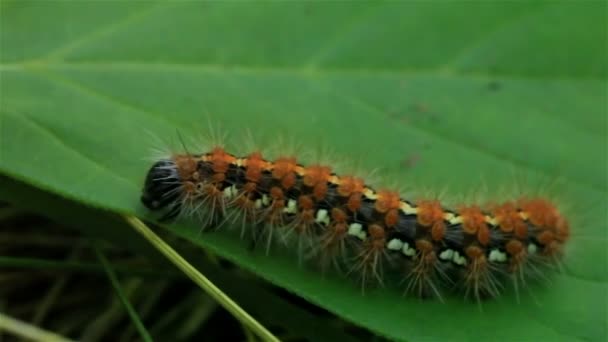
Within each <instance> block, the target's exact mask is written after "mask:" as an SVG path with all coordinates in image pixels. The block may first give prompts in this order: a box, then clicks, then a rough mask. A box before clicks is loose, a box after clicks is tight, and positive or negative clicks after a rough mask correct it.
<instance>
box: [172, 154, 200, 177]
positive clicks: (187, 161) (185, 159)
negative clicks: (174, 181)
mask: <svg viewBox="0 0 608 342" xmlns="http://www.w3.org/2000/svg"><path fill="white" fill-rule="evenodd" d="M173 162H174V163H175V167H176V168H177V173H178V175H179V178H180V179H190V177H191V176H192V174H193V173H194V172H196V160H195V159H194V158H192V157H190V156H189V155H187V154H183V155H176V156H174V157H173Z"/></svg>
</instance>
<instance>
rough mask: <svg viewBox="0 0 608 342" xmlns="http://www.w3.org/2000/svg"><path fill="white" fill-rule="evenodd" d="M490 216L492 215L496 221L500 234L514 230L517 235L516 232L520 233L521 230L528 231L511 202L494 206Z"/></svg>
mask: <svg viewBox="0 0 608 342" xmlns="http://www.w3.org/2000/svg"><path fill="white" fill-rule="evenodd" d="M492 215H494V217H495V218H496V220H497V221H498V225H499V228H500V230H501V231H502V232H505V233H510V232H512V231H514V230H515V232H516V234H517V232H521V231H522V230H526V231H527V229H528V228H527V227H526V223H525V222H524V220H523V219H522V218H521V216H520V215H519V211H517V207H516V206H515V203H513V202H506V203H504V204H501V205H498V206H495V207H494V208H493V210H492Z"/></svg>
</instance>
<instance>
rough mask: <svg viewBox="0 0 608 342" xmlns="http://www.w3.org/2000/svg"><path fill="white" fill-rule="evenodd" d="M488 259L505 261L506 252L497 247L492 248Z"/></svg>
mask: <svg viewBox="0 0 608 342" xmlns="http://www.w3.org/2000/svg"><path fill="white" fill-rule="evenodd" d="M488 260H490V262H505V261H507V254H506V253H503V252H501V251H500V250H498V249H493V250H491V251H490V255H489V256H488Z"/></svg>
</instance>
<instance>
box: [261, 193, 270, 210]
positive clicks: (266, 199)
mask: <svg viewBox="0 0 608 342" xmlns="http://www.w3.org/2000/svg"><path fill="white" fill-rule="evenodd" d="M262 204H263V205H264V206H265V207H267V206H268V205H269V204H270V198H268V196H267V195H262Z"/></svg>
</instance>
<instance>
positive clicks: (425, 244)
mask: <svg viewBox="0 0 608 342" xmlns="http://www.w3.org/2000/svg"><path fill="white" fill-rule="evenodd" d="M416 249H417V250H418V251H420V252H421V253H428V252H432V251H433V243H432V242H430V241H428V240H424V239H418V240H416Z"/></svg>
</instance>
